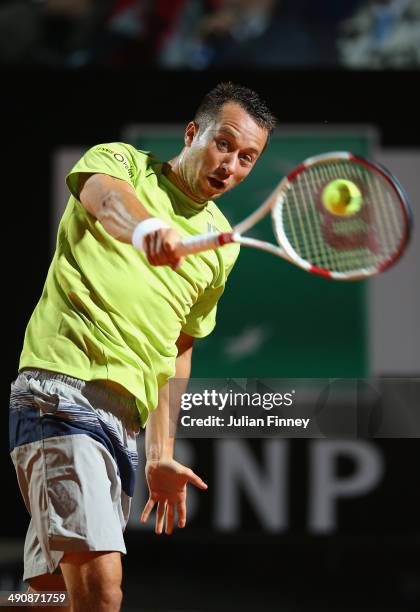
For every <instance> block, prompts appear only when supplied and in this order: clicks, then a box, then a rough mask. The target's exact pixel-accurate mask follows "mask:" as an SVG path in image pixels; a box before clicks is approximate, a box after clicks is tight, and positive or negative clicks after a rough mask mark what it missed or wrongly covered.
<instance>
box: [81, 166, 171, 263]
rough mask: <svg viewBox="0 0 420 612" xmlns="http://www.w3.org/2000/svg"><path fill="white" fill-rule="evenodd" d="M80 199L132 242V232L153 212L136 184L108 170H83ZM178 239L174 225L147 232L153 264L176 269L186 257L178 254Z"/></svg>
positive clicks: (146, 242)
mask: <svg viewBox="0 0 420 612" xmlns="http://www.w3.org/2000/svg"><path fill="white" fill-rule="evenodd" d="M78 191H79V200H80V202H81V203H82V205H83V206H84V207H85V208H86V210H87V211H88V212H89V213H90V214H91V215H93V216H94V217H96V218H97V219H98V221H100V223H101V224H102V225H103V226H104V228H105V229H106V231H107V232H108V233H109V234H110V235H111V236H112V237H113V238H115V239H116V240H120V241H121V242H125V243H126V244H131V243H132V238H133V232H134V230H135V229H136V227H137V226H138V225H139V223H142V222H143V221H146V219H150V218H151V215H150V214H149V212H148V211H147V209H146V208H145V206H144V205H143V204H142V203H141V202H140V200H139V199H138V197H137V194H136V192H135V191H134V189H133V187H132V186H131V185H130V184H129V183H127V182H126V181H123V180H121V179H117V178H114V177H112V176H109V175H107V174H88V173H81V174H80V176H79V189H78ZM178 242H179V235H178V233H177V232H176V231H175V230H174V229H172V228H168V227H166V228H162V229H158V230H155V231H151V232H149V233H147V234H146V235H145V236H144V243H143V246H144V251H145V253H146V256H147V259H148V261H149V263H150V264H152V265H154V266H161V265H169V266H171V267H172V268H173V269H176V268H177V267H178V266H179V265H181V263H182V260H183V258H181V257H176V256H175V253H174V249H175V247H176V245H177V244H178Z"/></svg>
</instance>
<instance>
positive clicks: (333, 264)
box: [273, 160, 405, 272]
mask: <svg viewBox="0 0 420 612" xmlns="http://www.w3.org/2000/svg"><path fill="white" fill-rule="evenodd" d="M336 179H345V180H349V181H352V182H353V183H355V184H356V185H357V187H358V188H359V189H360V191H361V194H362V205H361V208H360V210H359V211H358V212H356V213H355V214H352V215H349V216H342V215H334V214H332V213H330V212H329V211H328V210H327V209H326V208H325V207H324V205H323V202H322V192H323V189H324V188H325V187H326V185H327V184H328V183H330V182H331V181H333V180H336ZM273 220H274V224H275V225H277V226H278V225H281V227H282V231H283V233H284V235H285V236H286V239H287V241H288V242H289V244H290V246H291V248H292V249H293V251H295V253H296V254H297V255H298V256H299V257H300V258H302V259H304V260H305V261H307V262H309V263H310V264H311V265H314V266H317V267H320V268H325V269H328V270H331V271H337V272H349V271H354V270H359V269H360V270H365V269H367V268H379V267H380V266H381V265H383V264H384V263H385V262H386V261H387V260H389V259H390V258H391V257H392V256H393V255H394V254H395V253H396V252H397V251H398V249H399V247H400V244H401V240H402V237H403V233H404V231H405V219H404V214H403V211H402V208H401V205H400V201H399V198H398V196H397V194H396V192H395V191H394V189H393V187H392V186H391V185H390V184H389V183H388V181H387V180H386V178H385V177H384V176H382V175H381V174H379V173H378V172H376V171H374V170H372V169H370V168H368V167H365V166H363V165H361V164H359V163H355V162H354V161H348V160H337V161H328V162H327V163H322V164H317V165H314V166H311V167H308V168H306V169H305V170H304V171H303V172H302V173H301V174H300V175H298V176H297V178H296V179H295V180H294V181H293V182H292V183H291V185H290V186H289V189H288V191H287V194H286V197H285V199H284V201H283V205H282V206H278V207H276V208H275V210H274V211H273Z"/></svg>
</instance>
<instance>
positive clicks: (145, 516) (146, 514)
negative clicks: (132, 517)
mask: <svg viewBox="0 0 420 612" xmlns="http://www.w3.org/2000/svg"><path fill="white" fill-rule="evenodd" d="M155 504H156V501H155V500H153V499H152V498H151V497H149V499H148V501H147V504H146V505H145V507H144V509H143V512H142V514H141V517H140V521H141V522H142V523H146V521H147V520H148V518H149V516H150V513H151V511H152V510H153V508H154V506H155Z"/></svg>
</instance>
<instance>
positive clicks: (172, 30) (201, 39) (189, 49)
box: [0, 0, 420, 70]
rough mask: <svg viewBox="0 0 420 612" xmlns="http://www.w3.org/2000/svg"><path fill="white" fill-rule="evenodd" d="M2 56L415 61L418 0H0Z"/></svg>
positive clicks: (61, 62) (263, 64) (82, 62)
mask: <svg viewBox="0 0 420 612" xmlns="http://www.w3.org/2000/svg"><path fill="white" fill-rule="evenodd" d="M0 63H1V64H2V65H12V66H13V65H14V66H15V65H24V66H25V65H26V66H49V67H68V68H79V67H90V66H100V67H145V68H148V67H162V68H166V69H191V70H203V69H207V68H224V67H226V68H247V69H248V68H251V69H252V68H286V69H287V68H312V67H325V68H330V67H333V68H337V67H340V66H342V67H347V68H354V69H360V68H361V69H365V68H366V69H371V68H372V69H382V68H384V69H386V68H391V69H392V68H403V69H413V68H414V69H415V68H418V67H419V66H420V0H345V1H344V2H340V1H337V0H315V1H314V0H14V1H10V0H0Z"/></svg>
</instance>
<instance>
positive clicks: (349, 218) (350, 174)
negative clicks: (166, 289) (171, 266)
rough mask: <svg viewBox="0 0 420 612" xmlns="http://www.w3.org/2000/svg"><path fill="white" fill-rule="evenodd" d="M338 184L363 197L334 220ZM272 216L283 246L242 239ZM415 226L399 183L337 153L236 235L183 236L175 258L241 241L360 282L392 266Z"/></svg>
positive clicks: (295, 177)
mask: <svg viewBox="0 0 420 612" xmlns="http://www.w3.org/2000/svg"><path fill="white" fill-rule="evenodd" d="M336 180H342V181H351V183H352V184H353V185H355V187H356V189H357V190H358V193H359V194H360V196H361V200H360V201H361V205H360V208H359V209H358V210H357V212H355V213H354V212H352V213H351V214H335V213H333V212H331V211H330V210H329V208H327V207H326V206H325V203H324V197H323V194H325V189H326V188H327V186H328V185H329V184H331V182H332V181H336ZM269 212H271V218H272V224H273V230H274V235H275V237H276V239H277V242H278V245H275V244H271V243H269V242H264V241H262V240H257V239H255V238H249V237H246V236H243V235H242V234H243V233H244V232H246V231H247V230H249V229H250V228H251V227H253V226H254V225H255V224H256V223H258V222H259V221H260V220H261V219H262V218H263V217H265V215H267V214H268V213H269ZM411 225H412V215H411V211H410V206H409V203H408V199H407V196H406V194H405V192H404V190H403V188H402V187H401V185H400V183H399V182H398V180H397V179H396V178H395V177H394V176H392V174H391V173H390V172H389V171H388V170H386V169H385V168H383V167H382V166H380V165H378V164H375V163H373V162H371V161H368V160H366V159H363V158H362V157H359V156H357V155H353V154H352V153H348V152H344V151H338V152H331V153H325V154H322V155H317V156H315V157H310V158H308V159H306V160H305V161H304V162H303V163H302V164H300V165H299V166H297V167H296V168H295V169H294V170H292V171H291V172H290V173H289V174H288V175H287V176H286V177H285V178H283V180H282V181H281V182H280V183H279V185H278V186H277V187H276V189H275V190H274V191H273V192H272V193H271V195H270V196H269V197H268V198H267V200H265V202H264V203H263V204H262V205H261V206H260V207H259V208H258V209H257V210H255V212H253V213H252V214H251V215H250V216H249V217H247V218H246V219H244V220H243V221H242V222H241V223H239V224H238V225H236V226H235V227H234V228H233V230H232V231H231V232H224V233H222V232H212V233H209V234H202V235H199V236H193V237H189V238H186V239H184V240H182V241H181V242H180V244H179V246H178V247H177V249H176V254H177V255H189V254H191V253H199V252H200V251H205V250H208V249H217V248H219V247H221V246H223V245H225V244H229V243H232V242H236V243H239V244H241V245H243V246H248V247H254V248H257V249H261V250H263V251H266V252H267V253H272V254H273V255H277V256H279V257H282V258H284V259H286V260H288V261H289V262H291V263H293V264H295V265H296V266H299V267H300V268H303V269H304V270H306V271H307V272H311V273H313V274H319V275H321V276H324V277H327V278H331V279H334V280H357V279H363V278H367V277H369V276H373V275H375V274H378V273H380V272H383V271H384V270H386V269H387V268H389V267H390V266H392V265H393V264H395V262H396V261H397V260H398V259H399V258H400V257H401V255H402V254H403V252H404V250H405V248H406V246H407V243H408V241H409V236H410V228H411Z"/></svg>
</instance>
